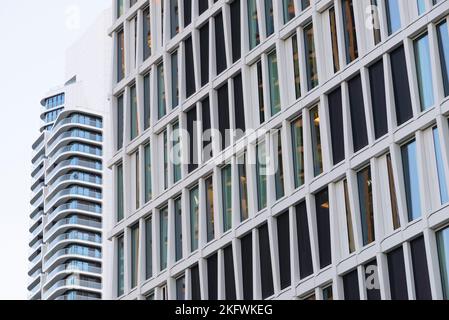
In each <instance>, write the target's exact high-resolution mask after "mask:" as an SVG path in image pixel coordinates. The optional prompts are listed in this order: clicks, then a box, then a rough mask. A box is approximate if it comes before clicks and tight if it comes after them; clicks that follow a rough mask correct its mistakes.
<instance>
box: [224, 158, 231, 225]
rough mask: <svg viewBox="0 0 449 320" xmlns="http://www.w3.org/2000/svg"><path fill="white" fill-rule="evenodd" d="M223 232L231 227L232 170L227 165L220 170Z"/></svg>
mask: <svg viewBox="0 0 449 320" xmlns="http://www.w3.org/2000/svg"><path fill="white" fill-rule="evenodd" d="M221 183H222V201H223V203H222V205H223V232H226V231H228V230H230V229H231V228H232V171H231V166H230V165H228V166H226V167H224V168H223V169H222V170H221Z"/></svg>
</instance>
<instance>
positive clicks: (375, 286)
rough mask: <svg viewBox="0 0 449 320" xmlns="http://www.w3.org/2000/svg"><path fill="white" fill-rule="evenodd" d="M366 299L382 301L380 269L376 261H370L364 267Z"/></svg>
mask: <svg viewBox="0 0 449 320" xmlns="http://www.w3.org/2000/svg"><path fill="white" fill-rule="evenodd" d="M364 270H365V286H366V298H367V299H368V300H380V299H381V296H380V289H379V269H378V268H377V262H376V260H373V261H370V262H368V263H367V264H365V266H364Z"/></svg>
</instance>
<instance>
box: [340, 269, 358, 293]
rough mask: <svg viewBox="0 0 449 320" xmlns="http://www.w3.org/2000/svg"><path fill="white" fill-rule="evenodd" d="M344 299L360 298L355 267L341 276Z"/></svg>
mask: <svg viewBox="0 0 449 320" xmlns="http://www.w3.org/2000/svg"><path fill="white" fill-rule="evenodd" d="M343 290H344V294H345V300H360V291H359V279H358V273H357V269H355V270H353V271H351V272H349V273H348V274H345V275H344V276H343Z"/></svg>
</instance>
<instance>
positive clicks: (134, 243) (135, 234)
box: [131, 225, 139, 288]
mask: <svg viewBox="0 0 449 320" xmlns="http://www.w3.org/2000/svg"><path fill="white" fill-rule="evenodd" d="M138 274H139V225H136V226H134V227H132V228H131V288H135V287H136V286H137V280H138Z"/></svg>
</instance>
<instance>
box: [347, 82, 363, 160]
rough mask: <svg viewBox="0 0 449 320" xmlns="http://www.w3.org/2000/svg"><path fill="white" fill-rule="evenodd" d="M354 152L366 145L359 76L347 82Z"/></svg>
mask: <svg viewBox="0 0 449 320" xmlns="http://www.w3.org/2000/svg"><path fill="white" fill-rule="evenodd" d="M348 87H349V107H350V110H351V124H352V142H353V147H354V152H357V151H359V150H361V149H363V148H364V147H365V146H367V145H368V133H367V129H366V118H365V108H364V101H363V91H362V81H361V79H360V74H358V75H357V76H355V77H354V78H352V79H351V80H349V81H348Z"/></svg>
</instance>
